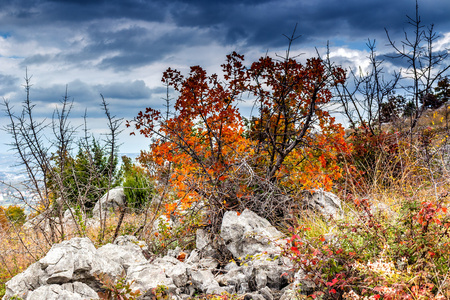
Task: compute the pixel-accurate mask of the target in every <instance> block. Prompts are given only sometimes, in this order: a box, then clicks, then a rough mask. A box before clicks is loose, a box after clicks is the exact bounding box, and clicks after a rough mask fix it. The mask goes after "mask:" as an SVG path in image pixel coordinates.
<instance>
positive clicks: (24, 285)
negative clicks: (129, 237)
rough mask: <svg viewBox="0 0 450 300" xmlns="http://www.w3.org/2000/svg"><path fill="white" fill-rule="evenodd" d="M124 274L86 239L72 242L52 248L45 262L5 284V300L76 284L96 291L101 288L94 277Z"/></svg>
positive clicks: (115, 276) (114, 276) (111, 276)
mask: <svg viewBox="0 0 450 300" xmlns="http://www.w3.org/2000/svg"><path fill="white" fill-rule="evenodd" d="M123 272H124V269H123V268H122V267H121V266H120V265H119V264H118V263H116V262H114V261H112V260H109V259H108V258H106V257H103V256H101V255H99V254H98V253H97V250H96V249H95V247H94V245H93V244H92V242H91V241H90V240H89V239H88V238H73V239H71V240H69V241H64V242H62V243H59V244H54V245H53V246H52V248H51V249H50V250H49V252H48V253H47V255H46V256H45V257H44V258H42V259H41V260H39V261H38V262H36V263H34V264H33V265H31V266H30V267H29V268H28V269H27V270H25V271H24V272H23V273H21V274H19V275H17V276H15V277H14V278H12V279H11V280H10V281H8V282H7V283H6V294H5V299H8V298H9V297H12V296H14V295H18V296H20V297H22V298H25V296H26V295H27V294H28V293H29V292H32V291H34V290H37V289H38V288H39V287H41V286H44V285H53V284H64V283H68V282H76V281H80V282H85V283H86V284H88V285H89V286H90V287H91V288H93V289H94V290H96V289H98V288H99V287H100V286H101V285H102V284H101V283H100V282H99V281H98V280H97V279H96V276H98V275H100V274H105V275H107V276H108V277H109V278H111V279H112V280H115V279H117V278H118V277H119V276H120V275H121V274H123ZM51 290H54V287H53V289H50V290H49V289H41V290H40V292H39V293H47V292H49V293H50V291H51ZM63 293H66V292H63ZM33 297H34V296H33ZM52 297H53V296H52Z"/></svg>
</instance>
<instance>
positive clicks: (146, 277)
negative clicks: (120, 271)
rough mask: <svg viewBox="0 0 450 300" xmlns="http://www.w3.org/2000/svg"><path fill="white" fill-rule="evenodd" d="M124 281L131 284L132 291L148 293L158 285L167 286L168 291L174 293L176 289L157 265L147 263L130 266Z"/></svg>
mask: <svg viewBox="0 0 450 300" xmlns="http://www.w3.org/2000/svg"><path fill="white" fill-rule="evenodd" d="M126 279H127V281H128V282H133V283H132V285H131V289H132V290H133V291H136V290H140V291H141V292H144V291H149V290H151V289H153V288H156V287H157V286H158V285H165V286H167V287H168V288H169V291H174V290H175V289H176V286H175V284H174V282H173V280H172V279H171V278H169V277H167V276H166V273H165V271H164V269H162V268H161V267H160V266H158V265H153V264H148V263H146V264H141V265H132V266H130V267H129V268H128V270H127V278H126Z"/></svg>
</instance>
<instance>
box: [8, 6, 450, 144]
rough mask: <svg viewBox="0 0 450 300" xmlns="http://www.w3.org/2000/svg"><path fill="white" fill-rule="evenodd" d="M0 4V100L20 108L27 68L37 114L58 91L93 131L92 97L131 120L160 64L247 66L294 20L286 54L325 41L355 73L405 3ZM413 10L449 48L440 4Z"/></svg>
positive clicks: (151, 95)
mask: <svg viewBox="0 0 450 300" xmlns="http://www.w3.org/2000/svg"><path fill="white" fill-rule="evenodd" d="M0 7H1V9H0V66H1V68H0V96H2V97H3V98H5V99H8V100H9V101H10V102H11V103H12V104H13V105H14V106H15V107H16V109H17V108H20V105H21V104H20V103H21V101H22V100H23V99H24V97H25V93H24V89H23V83H24V79H23V78H24V76H25V70H26V69H28V74H29V75H31V76H32V78H31V84H32V89H31V98H32V100H33V101H34V102H35V104H36V115H37V116H38V117H40V118H44V117H47V118H51V115H52V114H51V112H52V111H53V109H54V108H55V107H56V105H57V103H58V101H59V100H60V99H61V98H62V96H63V95H64V92H65V87H66V85H68V94H69V96H70V97H71V98H72V99H73V100H74V108H73V111H72V122H73V124H74V125H77V124H79V123H80V122H81V120H82V116H83V114H84V111H85V109H87V113H88V125H89V127H90V128H92V130H93V131H94V132H97V133H100V132H102V130H103V129H104V128H105V127H106V123H105V120H104V119H103V118H102V115H101V109H100V100H101V98H100V95H99V94H100V93H102V94H103V95H104V96H105V97H106V99H107V101H108V102H110V109H111V111H112V113H113V114H114V115H116V116H117V117H121V118H124V119H131V118H133V116H135V115H136V114H137V112H138V111H139V110H142V109H144V108H145V107H148V106H150V107H161V106H162V104H163V100H162V97H164V94H165V89H164V88H163V87H162V85H161V75H162V72H163V71H164V70H165V69H166V68H168V67H172V68H178V69H180V70H181V71H186V70H187V69H188V67H189V66H191V65H201V66H203V67H204V68H205V69H206V70H207V71H208V72H210V73H213V72H219V71H220V64H221V63H223V61H224V58H225V55H226V54H228V53H230V52H232V51H237V52H239V53H242V54H244V55H245V56H246V60H247V61H248V62H250V61H252V60H255V59H257V58H258V57H260V56H262V55H265V53H269V54H271V55H274V54H275V53H282V51H284V49H285V48H286V45H287V40H286V38H285V37H283V34H286V35H290V34H291V33H292V30H293V28H294V27H295V25H296V24H298V27H297V33H298V34H301V35H302V36H301V37H300V38H299V39H298V40H296V42H295V44H294V46H293V49H294V52H295V53H303V55H302V56H301V57H310V56H313V55H315V53H316V48H317V49H318V50H319V51H322V52H323V51H325V47H326V45H327V42H329V43H330V51H331V57H332V59H333V60H334V61H335V62H336V63H338V64H342V65H343V66H344V67H358V66H361V67H363V68H364V67H365V66H367V60H366V57H367V54H368V53H367V49H366V47H365V43H366V42H367V39H369V38H370V39H371V40H373V39H375V40H376V41H377V49H378V51H379V53H380V54H383V53H389V52H391V51H392V49H391V48H389V47H387V46H386V44H387V39H386V33H385V28H386V29H388V30H389V33H390V35H391V37H392V38H393V39H394V40H396V41H399V42H400V40H401V39H402V38H403V37H404V32H403V31H404V29H406V30H409V28H408V26H407V24H406V15H410V16H413V15H414V9H415V0H395V1H393V0H364V1H362V0H315V1H312V0H272V1H268V0H267V1H266V0H260V1H257V0H249V1H244V0H240V1H237V0H236V1H235V0H232V1H214V0H192V1H188V0H184V1H183V0H182V1H177V0H174V1H167V0H153V1H145V0H123V1H119V0H115V1H114V0H104V1H95V0H67V1H58V0H53V1H50V0H8V1H5V0H0ZM419 7H420V14H421V19H422V22H423V24H424V25H429V24H434V26H435V30H436V31H437V32H438V33H439V34H440V38H439V40H438V41H437V42H436V47H437V48H438V49H437V50H443V49H445V48H449V47H450V18H449V17H448V15H449V13H450V1H448V0H426V1H425V0H421V1H419ZM388 66H389V65H388ZM390 66H391V67H392V68H394V67H395V66H394V65H390ZM243 109H245V107H244V108H243ZM0 122H1V124H2V125H3V126H4V125H6V123H7V119H6V118H4V116H3V115H1V116H0ZM120 139H121V141H122V142H123V145H122V147H121V151H122V152H139V150H141V149H146V148H147V144H148V141H146V140H145V139H143V138H140V137H129V136H128V132H127V131H124V132H123V133H122V135H121V137H120ZM0 141H1V142H2V143H1V145H0V152H5V151H7V149H8V146H6V145H5V143H7V142H9V138H8V136H7V135H6V134H5V133H4V132H0Z"/></svg>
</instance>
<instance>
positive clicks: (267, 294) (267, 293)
mask: <svg viewBox="0 0 450 300" xmlns="http://www.w3.org/2000/svg"><path fill="white" fill-rule="evenodd" d="M259 293H260V294H261V295H262V296H263V297H264V299H265V300H273V295H272V291H271V290H270V289H269V288H268V287H267V286H266V287H263V288H261V289H260V290H259Z"/></svg>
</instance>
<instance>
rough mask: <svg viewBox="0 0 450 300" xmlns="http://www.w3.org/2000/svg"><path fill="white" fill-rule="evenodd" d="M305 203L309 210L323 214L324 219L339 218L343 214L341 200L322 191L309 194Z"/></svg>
mask: <svg viewBox="0 0 450 300" xmlns="http://www.w3.org/2000/svg"><path fill="white" fill-rule="evenodd" d="M305 201H306V204H307V206H308V207H309V208H311V209H313V210H315V211H317V212H319V213H321V214H322V215H323V216H324V217H330V216H332V217H333V218H337V217H339V216H340V215H341V213H342V204H341V199H339V197H338V196H336V195H335V194H333V193H331V192H326V191H324V190H322V189H320V190H314V191H312V192H309V193H307V194H306V197H305Z"/></svg>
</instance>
